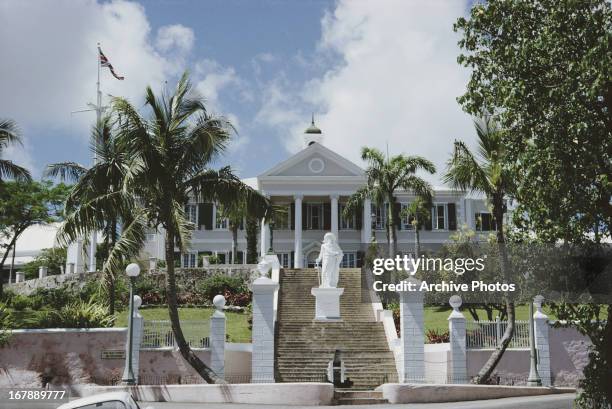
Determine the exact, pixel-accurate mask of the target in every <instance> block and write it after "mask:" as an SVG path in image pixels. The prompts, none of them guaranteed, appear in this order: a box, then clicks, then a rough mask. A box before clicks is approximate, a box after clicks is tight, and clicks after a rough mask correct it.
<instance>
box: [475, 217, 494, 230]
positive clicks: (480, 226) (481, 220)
mask: <svg viewBox="0 0 612 409" xmlns="http://www.w3.org/2000/svg"><path fill="white" fill-rule="evenodd" d="M475 216H476V231H493V230H497V225H496V223H495V219H493V215H491V213H476V215H475Z"/></svg>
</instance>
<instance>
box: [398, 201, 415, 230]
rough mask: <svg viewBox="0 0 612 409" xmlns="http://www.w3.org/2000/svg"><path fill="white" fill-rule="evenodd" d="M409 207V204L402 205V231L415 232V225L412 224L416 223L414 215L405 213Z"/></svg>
mask: <svg viewBox="0 0 612 409" xmlns="http://www.w3.org/2000/svg"><path fill="white" fill-rule="evenodd" d="M408 206H410V204H409V203H402V214H403V216H401V217H402V229H403V230H414V224H412V223H413V222H414V215H413V214H407V213H405V212H406V209H407V208H408Z"/></svg>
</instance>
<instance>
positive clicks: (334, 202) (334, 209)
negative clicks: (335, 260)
mask: <svg viewBox="0 0 612 409" xmlns="http://www.w3.org/2000/svg"><path fill="white" fill-rule="evenodd" d="M329 197H330V199H331V231H332V233H334V236H336V238H338V195H330V196H329Z"/></svg>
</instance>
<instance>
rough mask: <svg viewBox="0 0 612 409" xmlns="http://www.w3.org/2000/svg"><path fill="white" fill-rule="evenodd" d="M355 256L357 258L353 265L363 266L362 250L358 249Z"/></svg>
mask: <svg viewBox="0 0 612 409" xmlns="http://www.w3.org/2000/svg"><path fill="white" fill-rule="evenodd" d="M356 257H357V259H356V260H355V263H356V264H355V266H356V267H357V268H361V267H363V251H358V252H357V256H356Z"/></svg>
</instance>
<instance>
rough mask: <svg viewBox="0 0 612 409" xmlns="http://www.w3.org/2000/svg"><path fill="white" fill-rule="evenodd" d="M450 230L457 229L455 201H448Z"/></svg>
mask: <svg viewBox="0 0 612 409" xmlns="http://www.w3.org/2000/svg"><path fill="white" fill-rule="evenodd" d="M448 230H457V211H456V208H455V204H454V203H448Z"/></svg>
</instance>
